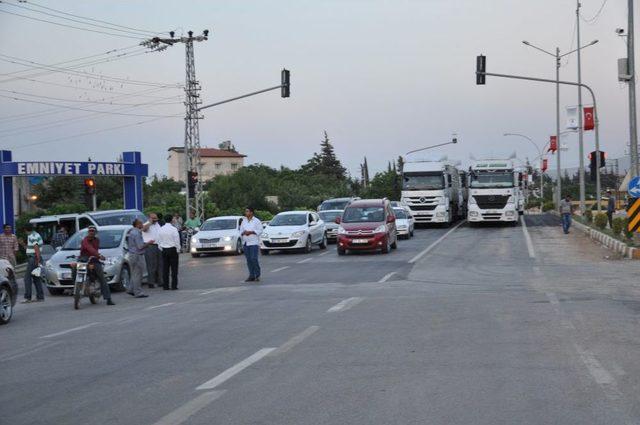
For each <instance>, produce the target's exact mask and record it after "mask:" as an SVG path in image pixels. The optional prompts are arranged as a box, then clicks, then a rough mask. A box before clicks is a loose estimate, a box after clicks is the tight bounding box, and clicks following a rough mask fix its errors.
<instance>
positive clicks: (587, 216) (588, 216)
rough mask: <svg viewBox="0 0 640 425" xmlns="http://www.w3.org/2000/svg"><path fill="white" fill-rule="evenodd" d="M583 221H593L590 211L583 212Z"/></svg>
mask: <svg viewBox="0 0 640 425" xmlns="http://www.w3.org/2000/svg"><path fill="white" fill-rule="evenodd" d="M584 219H585V220H587V223H591V222H592V221H593V212H592V211H591V210H586V211H585V212H584Z"/></svg>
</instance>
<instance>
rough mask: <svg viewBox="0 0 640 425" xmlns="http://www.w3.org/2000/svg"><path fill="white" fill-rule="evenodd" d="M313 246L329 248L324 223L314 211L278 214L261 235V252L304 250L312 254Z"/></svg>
mask: <svg viewBox="0 0 640 425" xmlns="http://www.w3.org/2000/svg"><path fill="white" fill-rule="evenodd" d="M313 245H318V246H319V247H320V248H321V249H325V248H326V247H327V233H326V228H325V223H324V221H323V220H322V219H321V218H320V216H319V215H318V214H317V213H315V212H312V211H288V212H282V213H280V214H277V215H276V216H275V217H273V219H272V220H271V222H270V223H269V225H268V226H267V227H266V228H265V229H264V231H263V232H262V235H260V252H262V253H263V254H268V253H269V252H270V251H272V250H291V249H295V250H302V251H304V252H307V253H308V252H311V249H312V247H313Z"/></svg>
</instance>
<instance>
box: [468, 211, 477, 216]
mask: <svg viewBox="0 0 640 425" xmlns="http://www.w3.org/2000/svg"><path fill="white" fill-rule="evenodd" d="M469 216H470V217H477V216H478V211H469Z"/></svg>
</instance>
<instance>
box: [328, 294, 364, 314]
mask: <svg viewBox="0 0 640 425" xmlns="http://www.w3.org/2000/svg"><path fill="white" fill-rule="evenodd" d="M361 301H362V298H360V297H352V298H347V299H346V300H342V301H340V302H339V303H338V304H336V305H334V306H333V307H331V308H330V309H329V310H327V313H337V312H340V311H345V310H348V309H350V308H351V307H353V306H354V305H356V304H358V303H360V302H361Z"/></svg>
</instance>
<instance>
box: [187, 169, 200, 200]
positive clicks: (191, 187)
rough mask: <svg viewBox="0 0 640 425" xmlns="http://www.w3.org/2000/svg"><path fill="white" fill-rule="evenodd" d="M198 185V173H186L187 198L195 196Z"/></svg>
mask: <svg viewBox="0 0 640 425" xmlns="http://www.w3.org/2000/svg"><path fill="white" fill-rule="evenodd" d="M197 184H198V173H197V172H195V171H189V172H187V190H188V192H189V198H194V197H195V196H196V185H197Z"/></svg>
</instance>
